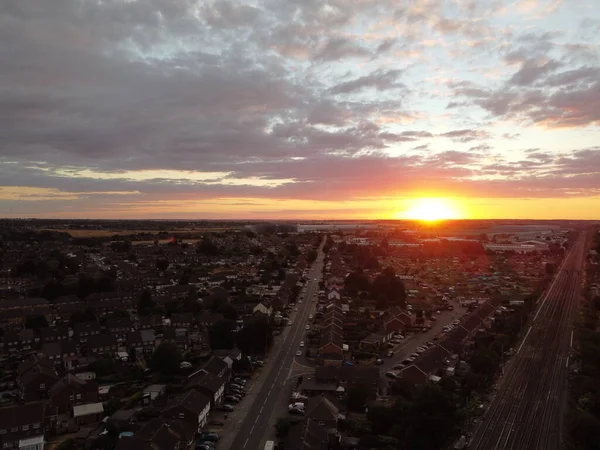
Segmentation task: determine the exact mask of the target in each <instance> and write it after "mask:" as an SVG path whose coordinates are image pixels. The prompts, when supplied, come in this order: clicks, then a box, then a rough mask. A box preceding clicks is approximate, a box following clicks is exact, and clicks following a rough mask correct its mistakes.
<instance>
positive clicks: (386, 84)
mask: <svg viewBox="0 0 600 450" xmlns="http://www.w3.org/2000/svg"><path fill="white" fill-rule="evenodd" d="M401 74H402V71H400V70H387V71H383V70H376V71H375V72H372V73H371V74H369V75H365V76H363V77H360V78H356V79H354V80H351V81H346V82H344V83H340V84H338V85H336V86H333V87H332V88H330V89H329V91H328V92H329V93H330V94H333V95H336V94H349V93H351V92H356V91H360V90H363V89H367V88H373V89H375V90H377V91H386V90H389V89H397V88H402V87H405V86H404V85H403V84H401V83H398V82H397V81H396V80H397V79H398V77H399V76H400V75H401Z"/></svg>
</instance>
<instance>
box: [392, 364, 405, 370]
mask: <svg viewBox="0 0 600 450" xmlns="http://www.w3.org/2000/svg"><path fill="white" fill-rule="evenodd" d="M406 366H407V364H405V363H400V364H396V365H395V366H394V367H392V369H396V370H402V369H404V368H405V367H406Z"/></svg>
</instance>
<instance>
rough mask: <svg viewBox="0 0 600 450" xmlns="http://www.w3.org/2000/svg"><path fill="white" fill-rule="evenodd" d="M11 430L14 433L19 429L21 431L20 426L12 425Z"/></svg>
mask: <svg viewBox="0 0 600 450" xmlns="http://www.w3.org/2000/svg"><path fill="white" fill-rule="evenodd" d="M10 431H11V432H12V433H16V432H17V431H19V427H12V428H11V429H10Z"/></svg>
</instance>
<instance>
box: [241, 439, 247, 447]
mask: <svg viewBox="0 0 600 450" xmlns="http://www.w3.org/2000/svg"><path fill="white" fill-rule="evenodd" d="M246 444H248V439H246V442H244V446H243V447H242V448H246Z"/></svg>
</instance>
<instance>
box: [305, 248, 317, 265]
mask: <svg viewBox="0 0 600 450" xmlns="http://www.w3.org/2000/svg"><path fill="white" fill-rule="evenodd" d="M316 259H317V251H316V250H311V251H309V252H308V255H306V260H307V261H308V262H309V263H312V262H314V261H315V260H316Z"/></svg>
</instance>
